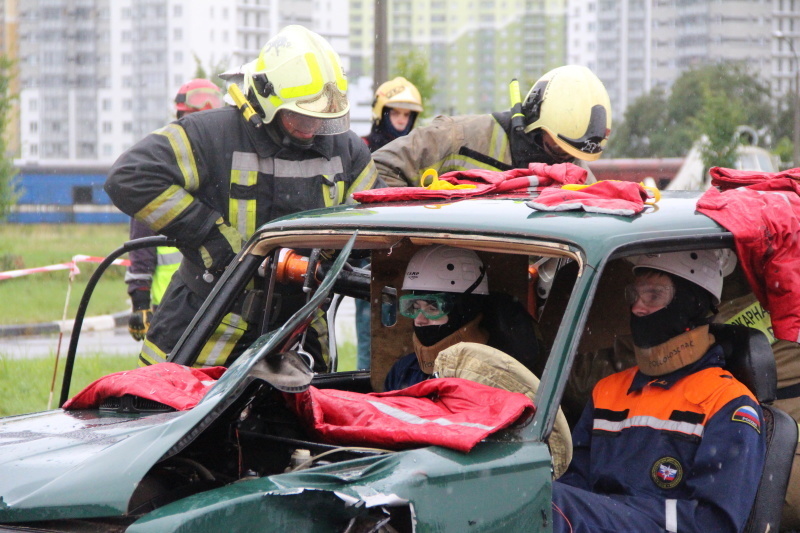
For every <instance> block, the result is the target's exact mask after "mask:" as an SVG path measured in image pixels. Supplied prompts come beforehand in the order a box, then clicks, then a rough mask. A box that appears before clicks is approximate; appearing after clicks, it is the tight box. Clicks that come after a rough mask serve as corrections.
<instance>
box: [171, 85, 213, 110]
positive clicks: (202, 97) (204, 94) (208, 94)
mask: <svg viewBox="0 0 800 533" xmlns="http://www.w3.org/2000/svg"><path fill="white" fill-rule="evenodd" d="M175 102H176V103H178V104H186V106H188V107H191V108H192V109H198V110H200V109H216V108H217V107H222V93H220V91H219V90H217V89H211V88H210V87H198V88H197V89H190V90H188V91H186V92H185V93H184V94H179V95H178V96H177V97H176V98H175Z"/></svg>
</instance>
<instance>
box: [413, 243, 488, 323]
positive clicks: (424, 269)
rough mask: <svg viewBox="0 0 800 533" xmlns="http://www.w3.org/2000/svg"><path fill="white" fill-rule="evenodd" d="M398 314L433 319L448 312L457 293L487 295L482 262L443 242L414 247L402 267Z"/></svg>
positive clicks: (476, 255)
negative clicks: (413, 251)
mask: <svg viewBox="0 0 800 533" xmlns="http://www.w3.org/2000/svg"><path fill="white" fill-rule="evenodd" d="M402 288H403V290H404V291H411V292H412V294H406V295H403V296H401V297H400V305H399V307H400V309H399V310H400V314H402V315H403V316H406V317H408V318H416V317H417V316H418V315H419V314H423V315H424V316H425V317H426V318H428V319H431V320H437V319H439V318H442V317H444V316H445V315H447V314H448V313H450V311H452V309H453V306H454V304H455V300H456V297H457V295H462V294H464V295H468V294H474V295H486V294H489V282H488V280H487V278H486V269H485V268H484V266H483V262H482V261H481V260H480V258H479V257H478V254H476V253H475V252H474V251H472V250H467V249H465V248H456V247H453V246H447V245H444V244H438V245H433V246H426V247H425V248H422V249H420V250H418V251H417V252H416V253H415V254H414V256H413V257H412V258H411V260H410V261H409V262H408V266H407V267H406V273H405V276H404V278H403V287H402Z"/></svg>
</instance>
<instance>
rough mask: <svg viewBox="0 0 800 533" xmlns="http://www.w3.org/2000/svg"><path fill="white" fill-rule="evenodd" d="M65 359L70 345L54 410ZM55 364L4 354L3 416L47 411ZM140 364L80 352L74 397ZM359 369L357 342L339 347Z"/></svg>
mask: <svg viewBox="0 0 800 533" xmlns="http://www.w3.org/2000/svg"><path fill="white" fill-rule="evenodd" d="M63 342H65V343H69V339H68V338H67V339H64V341H63ZM65 356H66V345H65V346H62V350H61V359H60V361H59V365H58V373H57V375H56V382H55V391H54V393H53V400H52V404H51V407H57V406H58V405H57V404H58V400H59V398H60V395H61V382H62V379H63V376H64V359H65ZM54 361H55V355H53V356H52V357H42V358H29V359H25V358H10V357H3V354H2V353H0V399H2V401H0V417H2V416H11V415H17V414H22V413H34V412H37V411H44V410H45V409H47V401H48V397H49V395H50V385H51V383H52V380H53V362H54ZM136 364H137V363H136V357H135V356H132V355H121V356H108V355H102V354H82V353H81V352H80V349H79V350H78V356H77V357H76V359H75V365H74V367H73V370H72V383H71V385H70V389H69V390H70V397H71V396H74V395H75V394H77V393H78V392H79V391H80V390H81V389H83V388H84V387H85V386H86V385H88V384H89V383H91V382H92V381H94V380H96V379H97V378H99V377H102V376H106V375H108V374H113V373H114V372H120V371H122V370H131V369H132V368H135V367H136ZM355 366H356V346H355V344H354V343H353V342H351V341H349V340H345V341H344V342H341V343H340V344H339V370H340V371H346V370H353V369H355ZM23 376H24V379H23Z"/></svg>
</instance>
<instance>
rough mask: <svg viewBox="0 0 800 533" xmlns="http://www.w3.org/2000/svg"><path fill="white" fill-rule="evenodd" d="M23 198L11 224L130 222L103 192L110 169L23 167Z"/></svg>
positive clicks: (19, 178)
mask: <svg viewBox="0 0 800 533" xmlns="http://www.w3.org/2000/svg"><path fill="white" fill-rule="evenodd" d="M18 169H19V174H17V180H16V181H17V184H18V187H19V190H20V192H21V193H22V196H21V197H20V198H19V200H18V201H17V205H16V206H14V207H13V208H12V210H11V214H10V215H9V217H8V222H11V223H18V224H34V223H52V224H63V223H77V224H120V223H126V222H128V221H129V220H130V219H129V218H128V216H127V215H125V214H124V213H122V212H121V211H120V210H119V209H117V208H116V207H114V205H113V204H112V203H111V199H110V198H109V197H108V195H107V194H106V193H105V191H104V190H103V183H105V181H106V176H107V175H108V170H109V165H107V164H101V165H80V166H78V165H75V166H70V165H19V166H18Z"/></svg>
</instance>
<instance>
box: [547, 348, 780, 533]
mask: <svg viewBox="0 0 800 533" xmlns="http://www.w3.org/2000/svg"><path fill="white" fill-rule="evenodd" d="M723 363H724V355H723V352H722V348H721V347H720V346H719V345H714V346H712V347H711V348H710V349H709V350H708V352H707V353H706V354H705V355H704V356H703V357H702V358H701V359H700V360H699V361H697V362H696V363H694V364H692V365H689V366H688V367H685V368H682V369H679V370H677V371H675V372H672V373H670V374H667V375H665V376H660V377H657V378H654V377H649V376H646V375H644V374H642V373H641V372H639V371H638V368H637V367H634V368H631V369H628V370H624V371H622V372H619V373H617V374H613V375H611V376H609V377H607V378H605V379H603V380H601V381H600V382H598V383H597V385H596V386H595V388H594V391H593V393H592V400H591V401H590V402H589V405H588V406H587V408H586V409H585V411H584V412H583V415H582V416H581V419H580V421H579V422H578V424H577V425H576V427H575V429H574V431H573V445H574V457H573V459H572V463H571V464H570V467H569V470H568V471H567V473H566V474H564V476H562V477H561V478H560V479H559V481H560V482H563V483H566V484H568V485H572V486H574V487H578V488H582V489H585V490H588V491H591V492H594V493H600V494H609V495H612V498H613V501H614V502H615V503H618V504H619V503H621V504H623V505H630V506H631V507H633V508H634V509H631V510H632V511H634V514H637V515H639V516H641V517H642V519H643V520H645V521H647V522H649V523H652V522H655V523H658V524H663V525H664V528H665V529H666V530H667V531H741V529H742V527H743V526H744V524H745V523H746V521H747V517H748V515H749V513H750V510H751V508H752V506H753V502H754V500H755V495H756V490H757V488H758V484H759V481H760V479H761V473H762V471H763V467H764V454H765V446H766V445H765V440H764V435H763V431H764V429H763V428H762V421H763V416H762V412H761V408H760V407H759V405H758V402H757V401H756V399H755V398H754V396H753V394H752V393H751V392H750V391H749V390H748V389H747V387H745V386H744V385H743V384H742V383H741V382H739V381H737V380H736V379H735V378H734V377H733V376H732V375H731V374H730V373H729V372H728V371H726V370H724V369H723V368H721V366H722V364H723ZM564 511H565V513H568V512H569V510H568V509H565V510H564Z"/></svg>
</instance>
